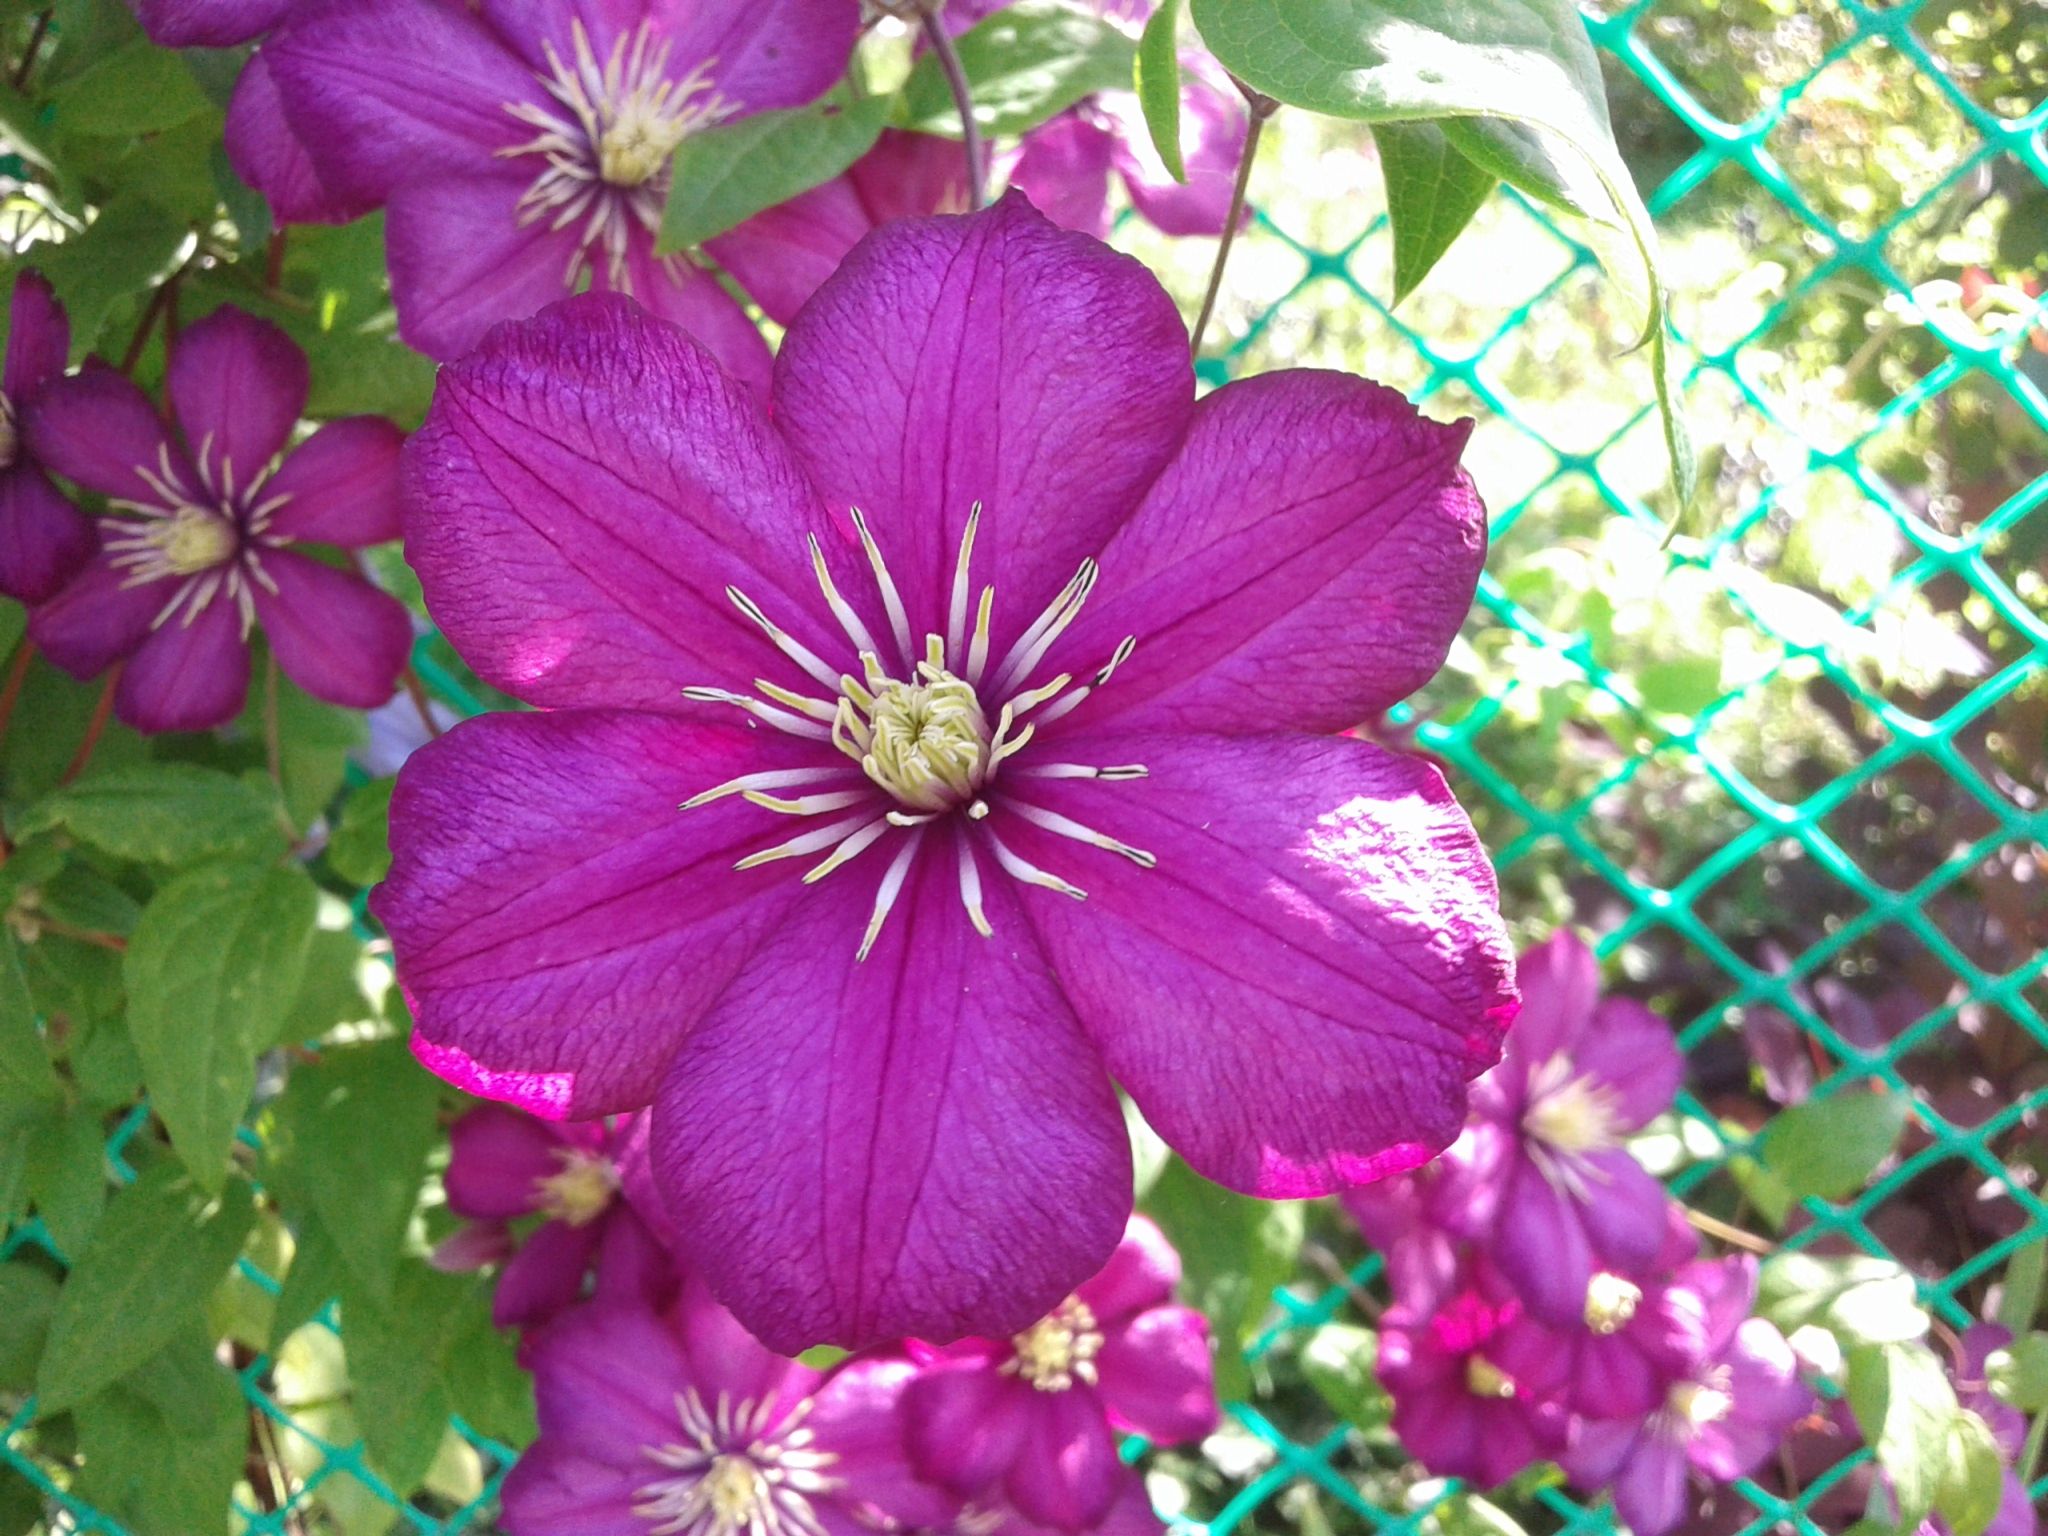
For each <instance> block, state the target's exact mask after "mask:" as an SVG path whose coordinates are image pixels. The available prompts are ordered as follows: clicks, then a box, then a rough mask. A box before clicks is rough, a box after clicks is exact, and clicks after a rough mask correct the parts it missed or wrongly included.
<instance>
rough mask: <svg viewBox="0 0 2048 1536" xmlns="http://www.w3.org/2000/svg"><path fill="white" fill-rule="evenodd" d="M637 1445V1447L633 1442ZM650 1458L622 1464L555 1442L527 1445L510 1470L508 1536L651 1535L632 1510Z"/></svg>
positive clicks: (506, 1490)
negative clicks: (627, 1464)
mask: <svg viewBox="0 0 2048 1536" xmlns="http://www.w3.org/2000/svg"><path fill="white" fill-rule="evenodd" d="M635 1449H637V1447H635ZM646 1481H647V1471H646V1463H645V1462H644V1461H643V1462H642V1463H641V1464H640V1465H638V1466H634V1467H622V1466H618V1465H616V1464H615V1463H613V1462H610V1461H604V1460H600V1459H599V1458H598V1457H595V1456H592V1455H590V1454H589V1453H588V1452H585V1451H573V1450H570V1449H569V1448H568V1447H566V1446H562V1445H557V1444H554V1443H553V1442H542V1443H537V1444H534V1445H530V1446H528V1447H527V1448H526V1449H525V1450H524V1451H523V1452H521V1453H520V1457H519V1461H518V1463H517V1464H516V1465H515V1466H514V1467H513V1468H512V1470H511V1472H510V1473H508V1474H507V1475H506V1478H505V1488H504V1492H503V1493H502V1494H501V1495H500V1497H501V1500H502V1502H503V1505H504V1511H505V1512H504V1517H503V1518H504V1522H505V1530H506V1531H507V1533H508V1536H647V1522H646V1520H644V1519H643V1518H641V1517H640V1516H639V1515H637V1514H635V1513H634V1511H633V1506H634V1505H635V1504H638V1503H639V1502H640V1488H641V1486H642V1485H643V1484H645V1483H646Z"/></svg>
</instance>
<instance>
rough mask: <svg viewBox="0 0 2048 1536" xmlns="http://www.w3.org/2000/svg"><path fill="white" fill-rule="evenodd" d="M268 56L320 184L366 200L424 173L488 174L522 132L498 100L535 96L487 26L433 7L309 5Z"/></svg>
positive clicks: (407, 1)
mask: <svg viewBox="0 0 2048 1536" xmlns="http://www.w3.org/2000/svg"><path fill="white" fill-rule="evenodd" d="M265 53H266V54H267V56H268V57H269V59H270V68H271V72H272V73H273V74H274V75H275V76H276V78H277V84H278V87H279V89H280V90H281V91H282V92H283V95H284V100H285V103H286V106H287V109H288V110H289V111H290V113H291V120H292V125H293V127H294V128H296V129H297V130H298V136H299V138H300V140H301V141H302V142H303V143H304V144H305V145H306V146H307V148H308V149H310V150H311V151H312V153H313V162H314V165H315V167H316V168H317V169H318V171H319V173H320V179H321V180H322V182H323V183H325V184H326V186H328V187H329V188H330V189H331V190H333V191H334V192H337V193H339V194H341V195H342V196H344V197H348V198H364V199H368V200H370V201H371V202H373V203H376V202H382V201H384V200H385V199H386V198H388V197H390V196H391V194H392V193H393V192H394V191H396V190H397V189H398V188H399V187H401V186H403V185H405V183H407V182H409V181H412V180H414V179H416V178H418V177H420V176H422V175H435V174H441V175H445V174H449V173H455V174H460V173H461V172H462V171H464V170H465V169H470V168H474V169H478V170H481V169H483V168H485V167H487V166H488V165H489V163H490V158H491V156H493V155H495V154H496V153H497V151H498V150H500V149H503V148H506V147H507V146H509V145H512V144H516V143H520V142H522V141H523V140H525V139H527V138H529V137H530V136H531V130H530V129H529V128H527V127H526V126H525V125H523V124H522V123H520V122H519V121H518V120H516V119H515V118H514V117H513V116H512V115H511V114H510V113H509V112H507V111H506V110H505V107H506V104H507V103H508V102H523V101H528V100H531V99H534V98H536V97H539V96H540V94H541V85H540V82H539V81H538V80H537V79H535V77H534V75H533V72H532V71H531V70H529V69H528V68H526V67H525V65H524V64H523V63H522V62H521V61H520V60H519V59H518V57H517V56H516V55H514V54H513V53H512V51H511V50H510V49H508V48H507V47H506V46H505V45H504V43H503V42H502V41H500V39H499V38H498V37H497V36H496V35H495V34H494V33H493V32H492V31H491V30H490V28H489V27H487V26H485V25H484V23H483V22H481V21H479V20H477V18H476V17H475V16H473V15H472V14H471V13H470V12H469V11H468V10H467V8H465V7H463V6H458V5H441V4H437V3H435V0H359V3H355V4H350V5H336V6H325V7H314V8H310V10H309V11H307V12H304V13H302V17H301V18H300V19H294V20H293V21H292V22H290V23H289V24H287V25H286V26H285V27H284V28H283V29H282V30H281V31H279V32H277V33H275V34H274V35H273V36H272V37H271V39H270V41H269V42H268V43H267V44H265ZM543 99H545V98H543Z"/></svg>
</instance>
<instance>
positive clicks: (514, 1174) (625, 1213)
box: [435, 1104, 672, 1328]
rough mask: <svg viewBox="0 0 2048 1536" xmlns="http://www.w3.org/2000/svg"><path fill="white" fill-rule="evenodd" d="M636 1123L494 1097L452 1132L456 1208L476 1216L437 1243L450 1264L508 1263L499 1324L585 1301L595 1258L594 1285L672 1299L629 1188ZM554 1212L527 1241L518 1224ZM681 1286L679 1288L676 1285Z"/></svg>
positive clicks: (439, 1258)
mask: <svg viewBox="0 0 2048 1536" xmlns="http://www.w3.org/2000/svg"><path fill="white" fill-rule="evenodd" d="M630 1132H631V1127H630V1126H621V1127H619V1128H618V1129H616V1130H608V1129H607V1128H606V1127H605V1126H604V1125H602V1124H600V1123H598V1122H594V1121H589V1122H583V1123H580V1124H574V1125H564V1124H559V1123H556V1122H553V1121H547V1120H538V1119H535V1118H534V1117H533V1116H532V1115H527V1114H522V1113H520V1112H519V1111H518V1110H514V1109H506V1108H503V1107H502V1106H499V1105H496V1104H485V1105H482V1106H480V1107H478V1108H476V1109H473V1110H471V1111H470V1112H469V1113H468V1114H466V1115H464V1116H463V1117H462V1118H461V1119H460V1120H457V1121H456V1122H455V1124H454V1126H453V1127H452V1128H451V1129H450V1131H449V1133H448V1143H449V1159H448V1172H447V1174H446V1175H445V1176H444V1178H443V1181H442V1182H443V1184H444V1186H445V1188H446V1190H447V1193H448V1208H449V1209H450V1210H451V1211H453V1212H455V1214H456V1215H458V1216H463V1217H466V1218H468V1220H469V1225H467V1226H465V1227H463V1228H462V1229H460V1230H459V1231H457V1232H456V1233H455V1234H454V1235H453V1236H451V1237H450V1238H449V1239H448V1240H447V1241H446V1242H444V1243H442V1244H441V1246H440V1247H439V1248H438V1249H436V1250H435V1262H436V1263H438V1264H439V1265H440V1266H441V1267H442V1268H444V1269H471V1268H476V1267H479V1266H480V1265H481V1264H485V1263H497V1262H503V1263H504V1266H505V1267H504V1270H503V1271H502V1273H500V1275H499V1276H498V1288H497V1291H496V1292H495V1293H494V1295H493V1297H492V1306H491V1315H492V1317H493V1318H494V1319H495V1320H496V1322H497V1324H498V1326H499V1327H500V1328H531V1327H537V1326H539V1325H541V1324H543V1323H546V1322H547V1321H548V1320H549V1319H550V1318H552V1317H554V1316H556V1315H557V1314H558V1313H560V1312H561V1311H563V1310H564V1309H565V1308H567V1307H569V1306H572V1305H574V1304H575V1303H576V1302H578V1301H580V1300H582V1298H583V1293H584V1286H585V1281H586V1279H587V1278H588V1276H589V1275H590V1273H591V1271H592V1270H593V1268H594V1269H595V1270H596V1272H597V1275H598V1281H599V1283H598V1288H597V1294H598V1295H599V1296H600V1297H604V1296H607V1295H611V1294H616V1293H623V1294H626V1295H628V1296H632V1297H638V1298H640V1299H644V1300H648V1301H649V1302H650V1304H655V1305H658V1304H659V1303H660V1302H661V1301H663V1300H665V1299H666V1297H664V1296H663V1295H662V1294H661V1293H662V1290H663V1278H664V1276H663V1271H664V1269H665V1267H666V1266H665V1260H664V1257H663V1255H664V1253H665V1250H664V1248H663V1245H662V1243H661V1240H660V1239H659V1238H658V1237H657V1236H656V1235H655V1233H654V1232H653V1231H652V1230H650V1228H649V1226H648V1224H647V1223H646V1221H644V1220H643V1219H642V1218H641V1216H640V1214H639V1213H638V1212H637V1211H636V1210H635V1209H634V1208H633V1206H632V1205H631V1203H630V1202H629V1201H628V1200H627V1199H626V1198H625V1196H624V1193H623V1185H624V1175H623V1173H622V1171H621V1168H620V1159H619V1153H620V1151H621V1148H622V1146H623V1144H624V1142H625V1140H626V1138H627V1136H628V1135H629V1134H630ZM533 1215H538V1216H541V1217H543V1218H545V1219H544V1220H543V1221H542V1222H541V1223H540V1225H539V1226H537V1227H535V1228H534V1229H533V1231H532V1232H530V1233H529V1234H527V1236H526V1238H525V1240H524V1241H523V1242H520V1241H517V1240H515V1239H514V1238H513V1236H512V1233H511V1228H510V1223H511V1222H513V1221H516V1220H518V1219H519V1218H521V1217H524V1216H533ZM670 1289H672V1287H670Z"/></svg>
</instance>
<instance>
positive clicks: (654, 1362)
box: [527, 1306, 715, 1532]
mask: <svg viewBox="0 0 2048 1536" xmlns="http://www.w3.org/2000/svg"><path fill="white" fill-rule="evenodd" d="M527 1363H528V1368H529V1369H530V1370H531V1371H532V1372H533V1381H534V1400H535V1401H534V1406H535V1408H536V1410H537V1411H538V1414H539V1418H540V1432H541V1439H542V1440H543V1441H545V1442H547V1443H550V1444H552V1445H554V1446H556V1447H557V1448H559V1449H562V1450H572V1451H577V1452H581V1453H582V1454H584V1455H587V1456H590V1457H592V1458H594V1459H596V1460H598V1461H601V1462H603V1463H605V1464H607V1465H610V1466H614V1467H620V1468H635V1469H638V1470H640V1471H641V1472H642V1473H643V1475H644V1472H645V1469H646V1467H647V1466H648V1461H647V1459H646V1457H645V1455H644V1454H643V1451H642V1448H643V1447H645V1446H650V1445H664V1444H667V1443H669V1442H671V1441H674V1440H678V1439H680V1438H681V1437H682V1435H681V1431H682V1426H681V1425H680V1424H679V1423H678V1422H677V1419H676V1401H675V1400H676V1394H677V1392H678V1391H680V1390H682V1389H684V1388H687V1387H691V1386H698V1385H702V1384H701V1383H699V1382H698V1381H697V1380H696V1378H695V1377H693V1375H692V1373H691V1369H690V1360H689V1356H688V1354H687V1353H686V1352H685V1350H684V1348H683V1343H682V1340H681V1339H680V1338H678V1337H677V1334H676V1330H675V1328H674V1327H672V1326H671V1324H670V1322H669V1320H668V1319H667V1318H665V1317H663V1316H662V1315H660V1314H658V1313H655V1312H651V1311H647V1310H644V1309H642V1308H639V1307H626V1306H616V1307H578V1308H577V1309H576V1310H575V1311H574V1312H571V1313H569V1314H567V1315H566V1316H564V1317H563V1318H561V1319H560V1320H559V1321H558V1322H557V1323H556V1324H555V1325H554V1326H553V1327H551V1328H548V1329H546V1330H545V1331H543V1332H542V1333H541V1334H540V1336H539V1338H538V1340H537V1342H535V1344H534V1345H533V1347H532V1350H531V1355H530V1359H529V1361H528V1362H527ZM714 1395H715V1394H714ZM533 1529H534V1530H535V1531H536V1532H538V1531H540V1530H541V1529H542V1528H541V1527H539V1526H535V1527H533Z"/></svg>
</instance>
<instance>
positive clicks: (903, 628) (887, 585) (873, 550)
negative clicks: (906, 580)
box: [848, 507, 917, 666]
mask: <svg viewBox="0 0 2048 1536" xmlns="http://www.w3.org/2000/svg"><path fill="white" fill-rule="evenodd" d="M848 511H850V512H851V513H852V515H853V527H854V531H855V532H856V533H858V534H859V535H860V544H861V548H862V549H865V550H866V551H867V552H868V564H869V565H870V566H872V567H873V568H874V572H875V587H876V589H877V590H878V591H879V592H880V593H881V594H882V607H883V609H884V610H885V611H886V612H887V613H888V615H889V628H890V629H891V630H893V631H894V632H895V635H896V648H897V650H898V651H899V652H900V653H901V654H902V657H903V661H904V664H905V665H906V666H908V665H911V664H913V663H915V662H916V660H917V653H916V652H915V651H913V650H912V649H911V648H910V615H909V614H908V613H907V612H905V611H904V608H903V594H902V593H901V592H898V591H897V590H896V578H895V577H893V576H891V575H890V574H889V562H888V561H886V560H884V559H883V558H882V547H881V546H880V545H879V544H877V543H876V542H875V536H874V534H873V533H871V532H870V531H869V529H868V520H867V515H866V514H865V513H863V512H862V511H861V509H860V508H859V507H850V508H848Z"/></svg>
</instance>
